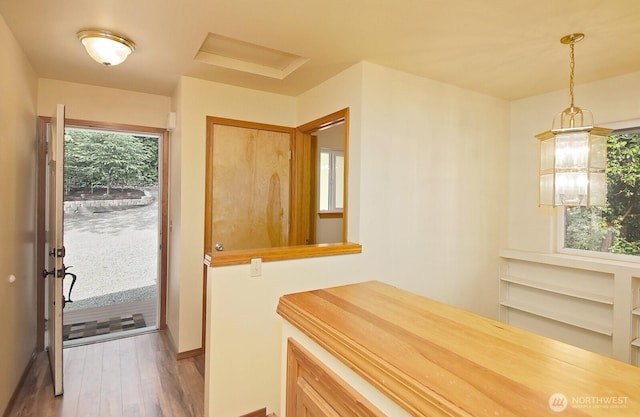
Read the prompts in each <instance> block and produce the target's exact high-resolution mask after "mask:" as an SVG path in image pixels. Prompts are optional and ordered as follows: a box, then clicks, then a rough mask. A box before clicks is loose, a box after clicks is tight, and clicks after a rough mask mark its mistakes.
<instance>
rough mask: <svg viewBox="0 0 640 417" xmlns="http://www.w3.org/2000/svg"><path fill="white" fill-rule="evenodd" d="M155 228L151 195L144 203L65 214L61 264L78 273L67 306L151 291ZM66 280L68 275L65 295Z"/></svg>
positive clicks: (131, 297)
mask: <svg viewBox="0 0 640 417" xmlns="http://www.w3.org/2000/svg"><path fill="white" fill-rule="evenodd" d="M155 195H156V196H157V193H156V194H155ZM108 210H111V211H108ZM158 230H159V229H158V202H157V198H154V202H153V203H151V204H148V205H146V206H134V207H133V208H126V209H105V210H104V211H100V212H79V213H74V214H66V215H65V220H64V244H65V248H66V256H65V259H64V263H65V265H66V266H70V267H71V268H69V270H68V271H69V272H73V273H74V274H76V275H77V276H78V279H77V281H76V284H75V286H74V288H73V292H72V294H71V299H72V300H73V301H74V303H72V304H68V305H67V309H68V310H72V309H77V308H79V307H83V306H84V307H87V305H86V304H90V305H91V306H94V305H100V304H101V301H100V300H105V299H106V300H109V299H114V298H119V299H122V300H120V301H121V302H126V301H134V300H135V299H139V297H140V296H145V297H149V296H155V295H154V294H155V291H156V290H157V279H158V273H157V271H158V267H157V265H158V233H159V232H158ZM70 284H71V279H70V277H68V278H67V279H65V295H66V294H68V288H69V285H70ZM149 293H152V295H149ZM83 300H84V301H85V302H83ZM76 302H77V303H76Z"/></svg>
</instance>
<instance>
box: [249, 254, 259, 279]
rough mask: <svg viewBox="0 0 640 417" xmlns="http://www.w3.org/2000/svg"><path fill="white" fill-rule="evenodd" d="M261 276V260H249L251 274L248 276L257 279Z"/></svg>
mask: <svg viewBox="0 0 640 417" xmlns="http://www.w3.org/2000/svg"><path fill="white" fill-rule="evenodd" d="M261 275H262V258H251V272H250V273H249V276H251V277H259V276H261Z"/></svg>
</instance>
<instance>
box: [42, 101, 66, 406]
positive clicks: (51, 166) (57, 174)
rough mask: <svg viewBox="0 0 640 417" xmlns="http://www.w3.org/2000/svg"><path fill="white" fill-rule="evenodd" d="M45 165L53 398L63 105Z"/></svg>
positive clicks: (58, 375)
mask: <svg viewBox="0 0 640 417" xmlns="http://www.w3.org/2000/svg"><path fill="white" fill-rule="evenodd" d="M47 164H48V171H49V184H48V200H49V202H48V203H49V213H48V233H47V236H48V239H47V253H48V262H47V269H46V270H45V271H44V273H43V275H44V277H45V278H46V279H47V280H48V283H47V287H48V293H49V296H48V305H49V314H48V317H49V321H48V328H47V330H48V333H49V340H48V344H49V346H48V351H49V361H50V363H51V373H52V378H53V389H54V394H55V395H62V393H63V377H62V308H63V299H64V294H63V285H62V284H63V279H64V262H63V260H64V259H63V258H64V242H63V215H64V207H63V198H64V105H62V104H58V106H57V107H56V112H55V116H54V117H53V118H52V119H51V125H50V131H49V140H48V150H47Z"/></svg>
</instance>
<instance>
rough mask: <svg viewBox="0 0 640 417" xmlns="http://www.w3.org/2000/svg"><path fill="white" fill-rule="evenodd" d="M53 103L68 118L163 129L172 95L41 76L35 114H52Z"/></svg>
mask: <svg viewBox="0 0 640 417" xmlns="http://www.w3.org/2000/svg"><path fill="white" fill-rule="evenodd" d="M56 104H64V105H65V117H66V118H68V119H80V120H89V121H97V122H106V123H119V124H128V125H137V126H144V127H157V128H166V123H167V114H168V113H169V110H170V108H171V97H167V96H159V95H155V94H146V93H138V92H134V91H127V90H118V89H115V88H107V87H98V86H95V85H87V84H77V83H71V82H67V81H59V80H51V79H47V78H40V79H39V80H38V115H40V116H52V115H53V112H54V110H55V107H56Z"/></svg>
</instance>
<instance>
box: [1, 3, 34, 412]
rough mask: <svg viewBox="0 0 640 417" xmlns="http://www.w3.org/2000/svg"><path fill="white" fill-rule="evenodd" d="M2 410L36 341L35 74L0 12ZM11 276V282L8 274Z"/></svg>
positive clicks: (27, 361)
mask: <svg viewBox="0 0 640 417" xmlns="http://www.w3.org/2000/svg"><path fill="white" fill-rule="evenodd" d="M0 62H1V63H2V64H0V126H2V129H0V196H2V203H1V204H0V237H1V239H0V317H2V320H0V335H2V337H0V368H1V369H2V371H1V375H2V376H1V377H0V414H2V413H4V410H5V409H6V407H7V403H8V402H9V399H10V398H11V395H12V394H13V392H14V390H15V389H16V386H17V384H18V381H19V380H20V377H21V376H22V373H23V372H24V370H25V368H26V366H27V364H28V363H29V359H30V357H31V354H32V353H33V352H34V349H35V347H36V308H35V302H36V280H37V279H38V278H37V273H36V271H35V233H36V223H35V220H36V217H35V214H36V193H35V182H36V101H37V87H38V85H37V78H36V74H35V72H34V71H33V68H32V67H31V65H30V63H29V62H28V61H27V58H26V56H25V55H24V53H23V51H22V49H21V48H20V46H19V45H18V43H17V42H16V40H15V38H14V37H13V34H12V33H11V31H10V30H9V28H8V27H7V25H6V23H5V21H4V18H3V17H2V16H1V15H0ZM11 275H13V276H15V278H16V279H15V281H14V282H13V283H11V282H10V281H9V277H10V276H11Z"/></svg>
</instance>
